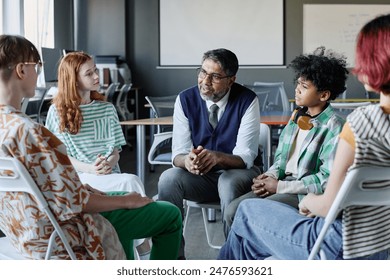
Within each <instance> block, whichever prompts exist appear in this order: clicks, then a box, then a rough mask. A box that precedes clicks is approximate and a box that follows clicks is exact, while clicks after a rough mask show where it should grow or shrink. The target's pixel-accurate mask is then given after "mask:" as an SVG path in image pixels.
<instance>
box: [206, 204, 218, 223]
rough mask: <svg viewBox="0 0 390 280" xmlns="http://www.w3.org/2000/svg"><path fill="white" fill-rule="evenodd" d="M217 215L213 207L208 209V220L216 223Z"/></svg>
mask: <svg viewBox="0 0 390 280" xmlns="http://www.w3.org/2000/svg"><path fill="white" fill-rule="evenodd" d="M216 216H217V214H216V211H215V209H213V208H208V209H207V220H208V221H209V223H215V221H216V220H217V218H216Z"/></svg>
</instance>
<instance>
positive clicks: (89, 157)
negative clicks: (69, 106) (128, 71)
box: [45, 101, 126, 172]
mask: <svg viewBox="0 0 390 280" xmlns="http://www.w3.org/2000/svg"><path fill="white" fill-rule="evenodd" d="M80 109H81V112H82V115H83V122H82V124H81V127H80V131H79V133H77V134H70V133H67V132H64V133H60V132H59V117H58V114H57V109H56V108H55V106H54V105H52V106H50V108H49V112H48V115H47V119H46V124H45V126H46V127H47V128H48V129H49V130H50V131H51V132H53V133H54V134H55V135H56V136H57V137H58V138H59V139H60V140H61V141H62V142H63V143H64V144H65V146H66V149H67V152H68V154H69V155H70V156H72V157H74V158H76V159H77V160H79V161H82V162H85V163H93V162H94V161H95V160H96V156H97V155H98V154H101V155H104V156H109V155H110V154H111V152H112V151H113V149H114V148H117V149H118V151H121V150H122V146H123V145H125V144H126V140H125V138H124V136H123V132H122V129H121V126H120V124H119V119H118V114H117V111H116V109H115V107H114V106H113V105H112V104H111V103H109V102H103V101H92V102H91V103H89V104H86V105H80ZM113 172H120V170H119V166H117V167H116V168H114V169H113Z"/></svg>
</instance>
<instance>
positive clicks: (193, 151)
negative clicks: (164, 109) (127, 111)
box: [158, 49, 260, 259]
mask: <svg viewBox="0 0 390 280" xmlns="http://www.w3.org/2000/svg"><path fill="white" fill-rule="evenodd" d="M237 71H238V59H237V57H236V55H235V54H234V53H233V52H231V51H229V50H226V49H216V50H210V51H208V52H206V53H205V54H204V55H203V59H202V65H201V67H200V68H199V69H198V85H197V86H194V87H191V88H189V89H186V90H184V91H182V92H181V93H180V94H179V95H178V98H177V100H176V103H175V109H174V116H173V140H172V161H173V162H172V163H173V167H172V168H170V169H168V170H166V171H165V172H163V173H162V175H161V177H160V179H159V183H158V196H159V200H164V201H169V202H171V203H173V204H174V205H176V206H177V207H179V208H180V209H181V211H182V215H183V216H184V209H183V199H188V200H192V201H197V202H211V201H220V202H221V209H222V212H223V211H224V209H225V207H226V206H227V205H228V204H229V203H230V202H231V201H232V200H233V199H235V198H236V197H238V196H240V195H242V194H244V193H247V192H248V191H250V188H251V185H252V179H253V178H254V177H255V176H256V175H258V174H259V172H260V170H259V168H258V167H257V166H256V165H255V164H254V162H255V159H256V158H257V156H258V146H259V130H260V110H259V102H258V98H257V96H256V94H255V93H254V92H253V91H251V90H249V89H248V88H246V87H244V86H242V85H239V84H238V83H235V80H236V73H237ZM216 106H217V107H216ZM214 107H215V108H216V110H214V109H213V108H214ZM179 258H182V259H184V258H185V257H184V239H183V240H182V246H181V248H180V251H179Z"/></svg>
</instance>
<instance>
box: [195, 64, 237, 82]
mask: <svg viewBox="0 0 390 280" xmlns="http://www.w3.org/2000/svg"><path fill="white" fill-rule="evenodd" d="M196 72H197V73H198V78H199V79H202V80H203V79H206V77H207V76H209V77H210V78H211V82H212V83H213V84H218V83H220V82H221V81H222V80H223V79H226V78H230V77H232V75H228V76H221V75H219V74H217V73H210V74H209V73H207V72H206V71H205V70H204V69H203V68H198V69H196Z"/></svg>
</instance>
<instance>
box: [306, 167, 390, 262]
mask: <svg viewBox="0 0 390 280" xmlns="http://www.w3.org/2000/svg"><path fill="white" fill-rule="evenodd" d="M375 181H387V182H389V181H390V167H381V166H358V167H356V168H353V169H351V170H350V171H348V173H347V176H346V177H345V179H344V182H343V184H342V185H341V187H340V190H339V192H338V193H337V195H336V198H335V200H334V202H333V204H332V206H331V207H330V209H329V212H328V214H327V215H326V217H325V223H324V226H323V227H322V229H321V231H320V234H319V235H318V237H317V240H316V242H315V244H314V246H313V248H312V250H311V252H310V255H309V260H313V259H314V258H315V257H316V256H317V255H318V252H320V258H321V259H326V255H325V253H324V252H323V251H322V250H321V245H322V242H323V240H324V237H325V235H326V233H327V231H328V229H329V227H330V226H331V225H332V223H333V222H334V220H335V219H336V218H337V216H338V214H339V213H340V211H341V210H343V209H345V208H347V207H350V206H390V184H389V183H386V184H385V186H384V187H381V188H377V187H375V188H370V187H366V186H365V185H364V183H366V182H375ZM387 242H389V240H387Z"/></svg>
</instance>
